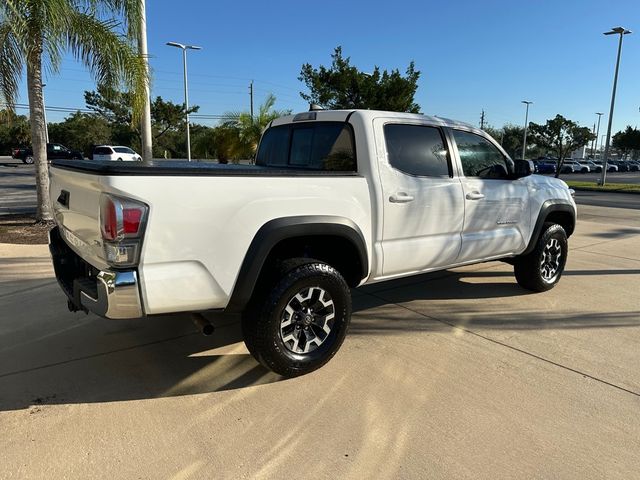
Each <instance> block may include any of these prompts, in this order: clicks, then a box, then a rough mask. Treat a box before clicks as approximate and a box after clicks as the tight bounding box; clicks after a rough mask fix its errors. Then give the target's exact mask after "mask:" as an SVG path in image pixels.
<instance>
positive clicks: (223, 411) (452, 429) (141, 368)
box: [0, 207, 640, 479]
mask: <svg viewBox="0 0 640 480" xmlns="http://www.w3.org/2000/svg"><path fill="white" fill-rule="evenodd" d="M633 213H636V212H635V211H633V210H629V209H610V208H602V207H584V208H582V209H581V214H580V215H581V221H580V222H579V225H578V228H577V231H576V233H575V235H574V236H573V237H572V238H571V240H570V245H571V251H570V257H569V262H568V265H567V270H566V272H565V276H564V277H563V279H562V281H561V282H560V284H559V285H558V286H557V287H556V288H555V289H553V290H552V291H550V292H547V293H544V294H530V293H528V292H526V291H524V290H522V289H520V288H519V287H518V286H517V284H516V283H515V280H514V278H513V275H512V270H511V267H510V266H509V265H506V264H503V263H497V262H493V263H487V264H482V265H476V266H472V267H465V268H461V269H456V270H453V271H447V272H439V273H435V274H429V275H423V276H419V277H412V278H407V279H403V280H399V281H396V282H390V283H384V284H378V285H373V286H369V287H365V288H363V289H360V290H358V291H356V292H355V293H354V306H355V310H356V313H355V314H354V317H353V322H352V328H351V331H350V334H349V336H348V337H347V340H346V341H345V344H344V346H343V347H342V350H341V351H340V352H339V353H338V355H337V356H336V357H335V358H334V359H333V360H332V361H331V362H330V363H329V364H328V365H326V366H325V367H324V368H322V369H320V370H319V371H317V372H315V373H313V374H311V375H308V376H305V377H302V378H297V379H293V380H282V379H280V378H278V377H277V376H275V375H274V374H272V373H270V372H268V371H266V370H265V369H263V368H262V367H261V366H259V365H258V364H257V363H256V362H255V361H254V360H253V359H252V358H251V357H250V356H249V355H248V353H247V351H246V349H245V348H244V345H243V344H242V343H241V341H240V333H239V331H238V327H237V323H235V322H234V319H233V318H225V317H215V318H213V320H214V322H215V323H216V324H217V325H218V330H217V331H216V333H215V334H214V336H213V337H210V338H205V337H201V336H200V335H198V334H196V333H195V332H194V327H193V326H192V325H191V324H190V323H189V322H188V320H187V319H186V318H184V317H180V316H176V317H171V316H164V317H158V318H149V319H146V320H135V321H107V320H102V319H99V318H97V317H94V316H91V315H90V316H85V315H82V314H71V313H69V312H67V311H66V306H65V300H64V296H63V294H62V293H61V292H60V291H59V290H58V287H57V285H55V282H54V280H53V278H52V273H51V269H50V267H49V260H48V257H47V254H46V247H44V246H35V247H34V246H6V245H2V246H0V312H2V313H1V314H0V315H1V320H0V431H2V433H3V435H2V436H0V452H2V462H0V478H20V479H23V478H287V477H293V476H295V477H297V478H314V479H316V478H331V479H334V478H354V479H361V478H488V479H489V478H490V479H494V478H518V479H521V478H576V479H585V478H621V479H629V478H636V477H637V475H638V473H637V472H638V471H640V373H639V372H638V365H640V348H639V347H640V293H639V291H640V289H639V288H638V287H639V285H640V248H639V247H640V219H637V218H636V217H633V216H632V214H633Z"/></svg>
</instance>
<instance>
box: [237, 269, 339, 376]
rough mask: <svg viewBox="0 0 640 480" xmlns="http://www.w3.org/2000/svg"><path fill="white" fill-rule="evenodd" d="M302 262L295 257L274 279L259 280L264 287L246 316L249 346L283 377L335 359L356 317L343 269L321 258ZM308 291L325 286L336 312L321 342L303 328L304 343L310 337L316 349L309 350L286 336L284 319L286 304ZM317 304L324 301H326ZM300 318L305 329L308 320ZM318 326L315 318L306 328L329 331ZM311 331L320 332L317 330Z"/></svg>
mask: <svg viewBox="0 0 640 480" xmlns="http://www.w3.org/2000/svg"><path fill="white" fill-rule="evenodd" d="M300 263H301V262H300V260H299V259H294V260H293V261H287V262H283V265H279V266H278V267H276V269H275V272H276V273H275V274H274V275H273V276H270V279H269V283H271V285H270V286H269V285H267V284H266V283H267V282H265V283H263V284H262V285H259V286H258V287H259V288H260V290H264V293H262V294H261V292H260V291H258V292H257V293H256V298H254V299H253V301H252V302H251V304H250V306H249V308H248V309H247V311H246V312H245V313H244V314H243V318H242V331H243V335H244V341H245V344H246V345H247V348H248V350H249V352H251V354H252V355H253V356H254V358H255V359H256V360H258V361H259V362H260V363H261V364H262V365H264V366H265V367H266V368H268V369H269V370H272V371H274V372H276V373H277V374H279V375H282V376H284V377H297V376H300V375H305V374H307V373H310V372H312V371H314V370H316V369H318V368H320V367H322V366H323V365H324V364H326V363H327V362H328V361H329V360H331V358H332V357H333V356H334V355H335V354H336V352H337V351H338V350H339V349H340V346H341V345H342V342H343V341H344V338H345V336H346V334H347V330H348V328H349V322H350V320H351V293H350V290H349V286H348V285H347V283H346V282H345V280H344V278H343V277H342V275H340V273H339V272H338V271H337V270H336V269H334V268H333V267H331V266H329V265H327V264H325V263H322V262H319V261H316V260H312V261H311V263H304V262H302V264H300ZM305 292H307V293H308V294H309V295H312V293H314V292H315V293H314V295H317V292H323V293H322V297H321V299H322V300H326V301H327V302H326V303H330V305H331V309H332V310H328V311H329V312H331V311H332V312H333V318H331V319H330V320H328V321H326V320H324V325H325V326H327V328H329V330H330V331H329V332H328V333H327V334H326V336H325V337H324V339H322V342H321V343H320V344H319V345H316V344H315V343H313V342H310V341H309V337H307V336H306V335H307V334H306V333H303V334H302V335H303V336H302V337H301V336H300V333H298V335H299V338H300V339H301V340H300V343H301V344H302V343H304V344H307V343H308V344H310V346H309V348H313V349H312V350H311V351H308V352H296V351H294V350H293V349H292V346H291V345H289V344H288V343H287V342H286V341H285V340H284V339H283V333H282V332H283V328H285V329H286V328H289V327H283V325H284V324H285V323H286V322H287V320H286V318H287V316H288V313H287V312H286V308H287V307H289V308H290V307H291V302H297V300H296V297H297V295H299V294H300V295H302V296H304V295H306V294H307V293H305ZM329 300H330V302H329ZM310 301H313V296H311V297H310ZM317 301H320V300H317ZM318 305H320V306H321V307H322V304H318ZM325 312H326V310H325ZM297 313H299V312H297ZM328 316H330V315H324V317H323V316H322V315H317V317H319V320H318V322H320V323H321V322H322V321H323V319H325V318H327V317H328ZM328 322H330V327H329V323H328ZM289 323H291V324H293V323H294V322H289ZM299 323H300V324H301V328H302V329H304V326H302V325H303V324H302V323H301V322H299ZM318 328H319V327H318V325H317V324H316V323H315V320H314V324H313V325H309V326H307V330H311V332H318V333H322V332H324V330H320V331H318ZM309 335H314V337H316V335H315V334H314V333H310V334H309ZM284 338H290V336H285V337H284ZM317 338H318V340H317V341H318V342H319V341H320V335H317ZM289 341H291V340H289ZM313 341H315V339H313ZM294 345H295V346H294V347H293V348H302V347H300V346H299V345H298V342H295V344H294Z"/></svg>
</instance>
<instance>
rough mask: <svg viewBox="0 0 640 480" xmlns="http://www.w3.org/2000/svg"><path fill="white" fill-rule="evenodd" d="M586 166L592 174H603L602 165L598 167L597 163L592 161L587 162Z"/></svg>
mask: <svg viewBox="0 0 640 480" xmlns="http://www.w3.org/2000/svg"><path fill="white" fill-rule="evenodd" d="M584 164H585V165H587V166H588V167H589V169H590V170H591V171H592V172H596V173H600V172H602V164H600V165H598V164H597V163H596V162H594V161H591V160H587V161H586V162H584Z"/></svg>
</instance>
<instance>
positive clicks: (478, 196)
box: [466, 192, 484, 200]
mask: <svg viewBox="0 0 640 480" xmlns="http://www.w3.org/2000/svg"><path fill="white" fill-rule="evenodd" d="M483 198H484V195H483V194H482V193H480V192H469V193H467V195H466V199H467V200H481V199H483Z"/></svg>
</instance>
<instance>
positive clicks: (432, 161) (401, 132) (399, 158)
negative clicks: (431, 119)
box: [384, 124, 450, 177]
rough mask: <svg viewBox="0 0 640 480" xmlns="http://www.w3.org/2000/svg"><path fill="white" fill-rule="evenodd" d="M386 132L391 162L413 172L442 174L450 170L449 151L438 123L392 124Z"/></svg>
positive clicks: (401, 168)
mask: <svg viewBox="0 0 640 480" xmlns="http://www.w3.org/2000/svg"><path fill="white" fill-rule="evenodd" d="M384 136H385V140H386V143H387V151H388V153H389V163H390V164H391V165H392V166H393V167H394V168H397V169H398V170H401V171H403V172H405V173H409V174H411V175H420V176H429V177H441V176H448V175H449V174H450V169H449V151H448V150H447V147H446V146H445V142H444V139H443V137H442V133H441V132H440V129H439V128H436V127H424V126H421V125H398V124H388V125H385V126H384Z"/></svg>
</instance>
